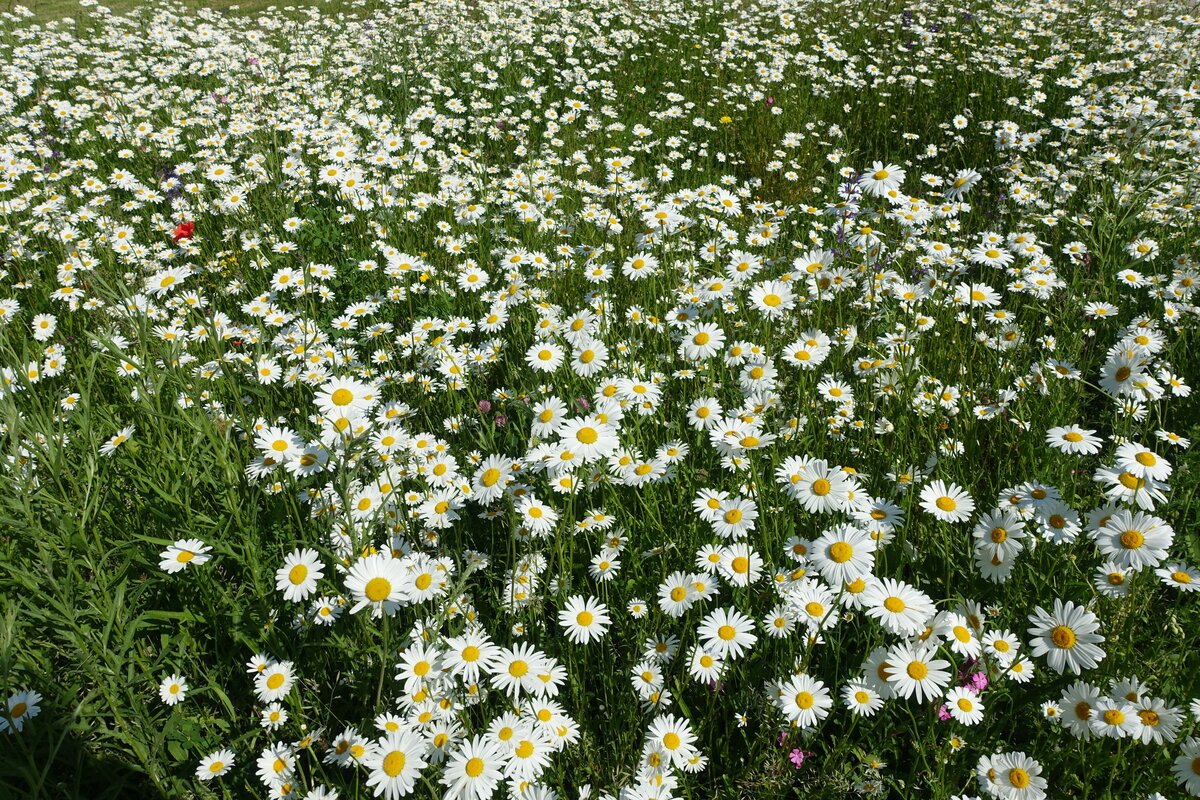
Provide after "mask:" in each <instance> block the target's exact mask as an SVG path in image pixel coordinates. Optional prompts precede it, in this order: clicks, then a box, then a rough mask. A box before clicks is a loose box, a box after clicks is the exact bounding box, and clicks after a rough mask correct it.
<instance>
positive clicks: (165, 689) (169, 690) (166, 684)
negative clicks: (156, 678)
mask: <svg viewBox="0 0 1200 800" xmlns="http://www.w3.org/2000/svg"><path fill="white" fill-rule="evenodd" d="M187 692H188V685H187V679H186V678H184V677H183V676H182V675H168V676H167V677H165V678H163V680H162V683H161V684H159V687H158V696H159V697H160V698H161V699H162V701H163V702H164V703H166V704H167V705H169V706H173V705H176V704H177V703H181V702H183V699H184V698H185V697H187Z"/></svg>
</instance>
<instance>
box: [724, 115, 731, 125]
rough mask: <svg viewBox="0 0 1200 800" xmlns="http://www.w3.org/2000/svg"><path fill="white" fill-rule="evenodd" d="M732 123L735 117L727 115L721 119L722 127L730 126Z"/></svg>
mask: <svg viewBox="0 0 1200 800" xmlns="http://www.w3.org/2000/svg"><path fill="white" fill-rule="evenodd" d="M731 122H733V117H731V116H728V115H726V116H724V117H721V124H722V125H728V124H729V123H731Z"/></svg>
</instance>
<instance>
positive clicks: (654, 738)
mask: <svg viewBox="0 0 1200 800" xmlns="http://www.w3.org/2000/svg"><path fill="white" fill-rule="evenodd" d="M646 743H647V745H654V746H657V747H660V748H661V749H662V750H663V752H664V754H665V755H666V756H667V757H668V758H670V760H671V763H672V765H674V766H680V765H681V764H682V763H683V762H684V761H686V760H687V759H689V758H691V757H692V756H694V755H695V754H696V752H697V750H696V746H695V743H696V734H695V733H693V732H692V726H691V723H689V722H688V721H687V720H686V719H684V718H682V717H677V716H675V715H674V714H662V715H660V716H658V717H655V719H654V721H653V722H651V723H650V729H649V730H648V731H646Z"/></svg>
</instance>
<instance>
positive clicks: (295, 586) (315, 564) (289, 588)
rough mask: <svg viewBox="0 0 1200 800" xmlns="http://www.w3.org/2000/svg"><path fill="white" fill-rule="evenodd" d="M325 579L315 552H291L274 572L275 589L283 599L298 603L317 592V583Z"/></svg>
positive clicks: (306, 550)
mask: <svg viewBox="0 0 1200 800" xmlns="http://www.w3.org/2000/svg"><path fill="white" fill-rule="evenodd" d="M323 577H325V572H324V571H323V570H322V564H321V561H320V558H319V557H318V555H317V551H316V550H311V549H305V550H293V551H292V552H291V553H290V554H289V555H288V557H287V558H285V559H284V560H283V566H282V567H280V568H279V569H277V570H276V571H275V588H276V589H278V590H279V591H281V592H283V599H285V600H287V601H289V602H292V603H299V602H302V601H304V600H307V599H308V598H309V597H310V596H311V595H312V594H314V593H315V592H316V591H317V581H319V580H320V579H321V578H323Z"/></svg>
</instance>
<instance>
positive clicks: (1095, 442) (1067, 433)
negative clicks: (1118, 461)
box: [1046, 425, 1102, 456]
mask: <svg viewBox="0 0 1200 800" xmlns="http://www.w3.org/2000/svg"><path fill="white" fill-rule="evenodd" d="M1046 444H1048V445H1050V446H1051V447H1053V448H1054V449H1055V450H1061V451H1062V452H1064V453H1070V454H1071V455H1077V456H1086V455H1092V454H1094V453H1099V452H1100V448H1101V446H1102V442H1101V439H1100V437H1099V436H1096V431H1094V430H1090V429H1084V428H1081V427H1079V426H1078V425H1067V426H1065V427H1057V428H1051V429H1050V430H1048V431H1046Z"/></svg>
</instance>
